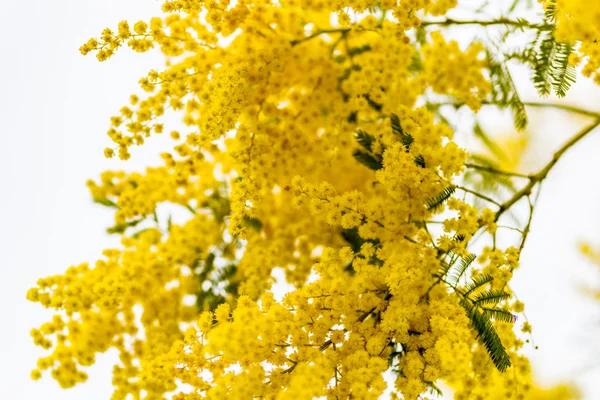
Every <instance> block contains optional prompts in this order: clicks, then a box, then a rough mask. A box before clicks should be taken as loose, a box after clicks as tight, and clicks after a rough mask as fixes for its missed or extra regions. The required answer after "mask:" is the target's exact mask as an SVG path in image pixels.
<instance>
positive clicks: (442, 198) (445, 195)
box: [417, 156, 456, 210]
mask: <svg viewBox="0 0 600 400" xmlns="http://www.w3.org/2000/svg"><path fill="white" fill-rule="evenodd" d="M420 157H421V156H420ZM417 165H418V164H417ZM455 191H456V186H454V185H449V186H446V187H445V188H444V189H443V190H442V192H441V193H440V194H438V195H437V196H435V197H432V198H430V199H429V200H427V202H426V204H425V205H426V206H427V209H428V210H436V209H438V208H439V207H441V206H442V204H444V203H445V202H446V201H447V200H448V199H449V198H450V197H451V196H452V195H453V194H454V192H455Z"/></svg>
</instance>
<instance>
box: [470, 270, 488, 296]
mask: <svg viewBox="0 0 600 400" xmlns="http://www.w3.org/2000/svg"><path fill="white" fill-rule="evenodd" d="M493 280H494V277H493V276H491V275H490V274H480V275H477V276H476V277H475V278H473V279H472V280H471V283H469V284H468V285H467V286H466V287H465V292H464V294H465V296H468V295H469V294H471V293H472V292H474V291H475V290H477V289H479V288H480V287H482V286H483V285H485V284H487V283H490V282H491V281H493Z"/></svg>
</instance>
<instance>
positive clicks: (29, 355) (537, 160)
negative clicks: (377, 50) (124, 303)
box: [0, 0, 600, 400]
mask: <svg viewBox="0 0 600 400" xmlns="http://www.w3.org/2000/svg"><path fill="white" fill-rule="evenodd" d="M159 8H160V2H158V1H156V0H120V1H119V0H102V1H100V0H95V1H92V0H70V1H67V0H50V1H48V0H44V1H43V0H29V1H20V0H12V1H9V0H0V224H1V225H2V227H1V228H2V229H0V266H1V273H2V275H1V278H0V307H1V312H0V399H11V400H12V399H15V400H30V399H39V398H44V399H47V400H52V399H108V398H109V397H110V393H111V385H110V369H111V365H112V363H111V357H112V356H111V355H110V354H109V355H104V356H100V357H98V360H99V362H98V365H96V366H95V367H94V368H92V369H91V371H90V380H89V381H88V383H87V384H85V385H82V386H79V387H77V388H75V389H71V390H67V391H64V390H61V389H60V388H59V387H58V385H57V384H56V383H55V382H54V381H53V380H52V379H50V378H46V379H44V380H42V381H38V382H32V381H30V379H29V371H30V370H31V369H32V368H34V367H35V361H36V358H37V357H38V356H40V355H41V354H42V353H41V350H39V349H38V348H35V347H34V346H33V344H32V341H31V338H30V337H29V330H30V329H31V328H32V327H37V326H38V325H40V324H41V323H42V322H44V321H45V320H46V319H47V318H49V316H50V313H48V312H46V310H43V309H42V308H41V307H40V306H39V305H37V304H30V303H28V302H27V301H26V300H25V293H26V291H27V289H28V288H30V287H31V286H34V285H35V282H36V280H37V278H38V277H41V276H46V275H50V274H57V273H61V272H62V271H64V270H65V269H66V268H67V267H68V266H69V265H72V264H77V263H80V262H82V261H93V260H95V259H96V258H97V257H98V256H99V255H100V252H101V250H102V249H103V248H105V247H107V246H110V245H113V244H115V239H114V238H111V237H108V236H106V235H105V234H104V230H103V228H104V227H107V226H109V224H110V223H111V215H110V213H108V212H107V211H105V210H103V209H102V208H101V207H100V206H97V205H94V204H93V203H92V202H91V199H90V197H89V194H88V191H87V189H86V187H85V181H86V180H87V179H88V178H96V177H98V175H99V173H100V172H101V171H102V170H104V169H109V168H126V169H140V168H142V167H143V166H145V165H147V164H150V163H152V162H154V161H156V160H157V157H156V154H157V151H156V150H157V149H158V147H159V144H160V143H158V142H157V141H156V140H155V141H153V142H152V143H150V144H149V145H148V146H144V147H143V148H140V149H134V151H133V157H132V159H131V160H130V161H128V162H127V163H121V162H119V161H116V160H106V159H105V158H104V156H103V154H102V150H103V148H104V147H106V146H107V145H109V144H110V143H109V139H108V137H106V135H105V134H104V133H105V131H106V129H107V128H108V118H109V117H110V116H111V115H113V114H116V113H117V112H118V110H119V108H120V107H121V106H122V105H124V104H125V103H126V102H127V99H128V96H129V95H130V94H131V93H134V92H138V91H139V90H138V86H137V81H138V80H139V79H140V78H141V77H142V76H143V75H144V74H145V73H146V72H147V70H149V69H150V68H152V67H156V68H160V67H161V64H162V62H161V59H160V58H159V57H157V56H156V55H152V54H145V55H140V54H133V53H131V52H130V51H128V50H124V51H122V52H120V53H119V54H118V55H117V56H116V57H114V58H113V59H111V60H109V61H108V62H105V63H98V62H97V61H96V59H95V58H94V56H93V55H90V56H87V57H83V56H81V55H80V53H79V51H78V48H79V46H80V45H81V44H83V43H84V42H86V41H87V39H88V38H89V37H91V36H95V35H98V34H99V33H100V32H101V31H102V29H103V28H104V27H107V26H110V27H116V25H117V23H118V22H119V21H120V20H122V19H128V20H130V21H136V20H138V19H144V20H147V19H149V18H150V17H152V16H154V15H157V14H158V10H159ZM521 78H523V79H521V80H523V81H524V82H526V78H527V77H526V76H525V75H524V76H523V77H521ZM525 85H526V84H525ZM524 93H525V95H529V97H528V98H529V99H533V98H534V97H533V96H534V92H533V91H532V90H530V89H527V88H526V89H525V91H524ZM526 97H527V96H526ZM598 99H599V97H598V95H597V91H596V92H595V93H591V91H590V84H589V83H585V82H583V83H581V84H580V85H579V86H578V87H576V88H575V90H574V91H573V92H572V94H571V95H570V96H569V98H568V99H567V101H571V102H579V103H581V104H585V105H586V106H587V107H588V108H590V109H596V110H598V111H600V103H599V102H598ZM531 117H532V120H533V124H532V126H535V127H536V130H535V131H534V133H535V138H536V139H535V143H534V147H535V153H532V154H529V155H528V157H527V158H528V159H529V160H530V164H531V167H532V170H535V169H536V167H537V166H539V165H542V164H543V163H545V162H546V161H547V160H548V159H549V157H550V154H551V153H552V151H553V149H555V148H557V147H558V146H560V144H561V143H562V142H564V140H566V139H567V138H568V137H569V135H572V134H573V133H574V132H575V131H576V130H577V129H578V128H579V127H580V126H581V125H582V124H583V123H584V122H585V121H584V120H576V119H572V118H571V117H570V116H568V115H567V114H565V113H562V112H558V111H556V112H548V111H546V112H543V113H542V112H538V111H532V112H531ZM491 125H497V126H498V127H499V129H500V130H501V129H510V124H509V123H507V122H506V121H503V120H497V121H493V123H492V124H491ZM599 149H600V130H598V131H597V132H595V133H593V134H592V135H590V136H589V137H588V138H586V139H585V140H584V141H582V142H581V143H580V144H578V145H577V146H576V147H575V148H573V149H572V150H571V151H570V152H569V153H568V154H567V155H566V156H565V157H564V159H563V160H561V162H560V163H559V164H558V165H557V167H556V168H555V169H554V170H553V171H552V173H551V175H550V176H549V178H548V179H547V181H546V182H545V183H544V188H543V192H542V195H541V199H540V203H539V206H538V208H537V210H536V215H535V218H534V222H533V226H532V232H531V235H530V237H529V239H528V240H529V241H528V244H527V246H526V250H525V252H524V254H523V257H522V267H521V269H520V270H519V271H518V273H517V275H516V283H515V285H514V288H515V291H516V293H517V294H518V296H519V298H520V299H521V300H523V301H524V302H525V303H526V313H527V315H528V317H529V319H530V321H531V323H532V324H533V327H534V339H535V342H536V345H538V346H539V350H537V351H533V350H532V349H531V348H529V350H528V353H530V354H531V357H532V361H533V365H534V370H535V373H536V375H537V376H538V377H539V379H540V381H542V382H544V383H548V384H550V383H552V382H556V381H559V380H573V381H575V382H576V383H577V384H579V385H580V386H581V387H582V388H583V389H584V391H585V398H586V399H598V398H600V368H599V365H598V363H600V361H597V360H600V358H599V357H598V355H600V342H599V341H598V340H595V337H596V336H598V334H599V329H598V328H599V327H600V312H599V311H600V304H594V303H593V302H590V301H589V300H588V299H586V298H585V297H584V296H583V295H582V294H581V285H583V284H590V285H591V284H594V283H597V284H600V279H599V277H598V273H597V271H596V270H595V269H594V267H592V266H591V265H589V264H588V263H586V262H585V261H584V260H583V258H582V257H581V256H580V255H579V254H578V251H577V246H576V244H577V242H578V241H579V240H580V239H584V238H587V239H590V240H592V241H596V242H597V243H600V179H599V174H598V171H600V157H599Z"/></svg>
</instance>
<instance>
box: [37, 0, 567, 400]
mask: <svg viewBox="0 0 600 400" xmlns="http://www.w3.org/2000/svg"><path fill="white" fill-rule="evenodd" d="M456 5H457V2H456V1H455V0H410V1H397V0H382V1H377V2H376V1H369V0H342V1H335V2H331V1H322V0H285V1H279V2H277V1H270V0H256V1H250V0H239V1H237V2H230V1H229V0H206V1H201V0H171V1H166V2H165V3H164V5H163V10H164V12H165V16H164V17H157V18H153V19H151V20H150V21H147V22H144V21H138V22H134V23H128V22H125V21H124V22H121V23H120V24H118V26H117V27H116V28H115V29H113V30H111V29H108V28H107V29H106V30H104V31H103V32H102V33H101V36H100V37H98V38H93V39H90V40H89V41H88V42H87V43H86V44H84V45H83V46H82V47H81V52H82V53H83V54H87V53H94V54H95V55H96V56H97V58H98V59H99V60H100V61H105V60H107V59H109V58H110V57H112V56H114V55H115V53H116V52H117V51H118V50H121V48H122V47H129V48H131V49H132V50H134V51H137V52H145V51H150V50H152V49H154V50H157V51H160V52H161V53H162V54H163V55H164V56H165V57H166V58H167V62H166V64H165V68H164V69H163V70H160V71H156V70H152V71H150V72H149V73H148V74H147V76H146V77H144V78H142V79H141V80H140V87H141V93H140V94H134V95H132V96H131V98H130V99H129V101H128V102H127V105H125V106H123V107H122V108H121V109H120V111H119V112H118V114H116V115H114V116H113V117H112V118H111V119H110V128H109V130H108V132H107V133H108V136H109V137H110V139H111V140H112V142H113V144H112V145H111V146H109V147H108V148H106V149H105V155H106V156H107V157H113V156H115V155H117V156H118V157H119V158H120V159H122V160H127V159H128V158H130V157H132V156H134V153H135V152H134V150H133V149H134V147H136V146H141V145H143V144H144V143H145V142H146V141H151V140H153V137H154V136H155V135H169V136H170V137H171V138H172V139H173V142H174V145H173V146H172V148H168V149H165V151H164V153H162V154H161V157H162V163H161V164H160V165H157V166H154V167H148V168H147V169H146V170H145V171H141V172H124V171H107V172H105V173H103V174H102V176H101V177H100V179H99V180H97V181H93V180H90V181H89V182H88V187H89V189H90V191H91V194H92V197H93V199H94V201H95V202H97V203H99V204H102V205H104V206H107V207H110V208H112V209H114V225H113V226H112V227H111V228H109V232H110V233H113V234H118V235H121V244H120V246H118V247H117V248H114V249H107V250H105V251H104V253H103V258H101V259H100V260H98V261H96V262H95V263H93V264H91V265H90V264H81V265H78V266H73V267H71V268H69V269H68V270H67V271H66V273H65V274H64V275H58V276H51V277H47V278H42V279H40V280H39V281H38V284H37V286H36V287H34V288H32V289H31V290H30V291H29V292H28V294H27V297H28V299H29V300H31V301H34V302H39V303H40V304H42V305H43V306H45V307H47V308H51V309H53V310H55V314H54V316H53V318H52V319H51V321H50V322H47V323H45V324H43V325H42V326H41V327H39V328H37V329H34V330H32V332H31V334H32V337H33V340H34V342H35V343H36V344H37V345H39V346H41V347H42V348H44V349H47V350H49V354H48V355H47V356H45V357H42V358H40V360H39V362H38V365H37V369H35V370H34V371H33V373H32V377H33V378H35V379H39V378H41V377H42V375H45V374H46V373H49V374H51V375H52V377H53V378H54V379H56V380H57V381H58V382H59V384H60V385H61V386H63V387H65V388H68V387H72V386H74V385H76V384H78V383H80V382H84V381H85V380H86V379H87V374H88V373H89V372H90V371H91V370H90V369H89V368H88V367H90V366H91V365H92V364H94V361H95V359H96V357H97V356H98V355H99V354H101V353H104V352H106V351H108V350H109V349H116V350H117V351H118V354H119V359H118V361H117V363H116V365H115V366H114V369H113V381H112V383H113V385H114V387H115V390H114V394H113V396H112V399H114V400H119V399H148V400H153V399H163V398H174V399H178V400H184V399H189V400H192V399H194V400H195V399H203V398H210V399H224V398H231V399H254V398H261V399H311V398H316V397H325V398H328V399H349V398H352V399H378V398H381V396H382V395H387V396H388V397H390V398H404V399H423V398H424V397H423V396H424V395H425V393H431V392H435V391H437V390H439V388H438V384H439V383H440V382H445V383H446V384H447V385H449V386H450V387H452V388H453V390H454V391H455V398H456V399H465V400H466V399H534V398H536V399H537V398H542V397H541V396H547V397H546V398H549V399H557V400H558V399H566V398H568V396H570V394H569V393H568V391H560V390H559V391H554V392H545V391H543V390H541V389H538V388H536V387H535V386H534V384H533V379H532V372H531V368H530V365H529V361H528V360H527V358H525V357H524V356H523V355H521V353H520V349H521V348H522V347H523V345H524V344H525V342H524V340H523V339H522V338H521V336H520V333H519V334H517V333H515V332H519V329H515V325H518V326H519V327H520V328H521V329H522V330H523V331H524V332H530V331H531V327H530V326H529V324H527V323H526V324H523V323H522V322H521V321H518V315H519V313H522V311H523V307H524V306H523V304H522V303H520V302H517V301H515V300H514V299H513V298H512V297H511V294H512V293H511V290H510V287H509V283H510V279H511V277H512V274H513V271H514V270H515V269H516V268H517V267H518V264H519V254H520V251H521V249H520V248H518V247H506V248H501V247H497V246H496V241H495V233H496V231H497V230H498V229H499V228H498V226H499V225H498V219H499V217H500V215H501V214H502V212H503V211H504V210H502V211H500V210H492V209H491V208H480V207H476V206H475V205H474V204H472V202H470V201H469V200H468V199H467V198H466V197H461V196H458V195H457V194H455V192H456V190H460V189H463V190H464V188H461V187H460V186H459V184H460V181H461V174H462V172H463V171H464V165H465V162H466V159H467V156H468V154H467V152H466V150H465V149H463V148H461V146H459V145H458V144H457V143H456V142H455V141H454V138H453V135H454V131H453V129H452V128H451V126H450V125H449V124H448V123H447V122H446V121H441V120H440V118H438V116H437V115H436V114H435V113H434V112H433V111H432V109H431V107H427V106H422V103H423V99H425V98H426V97H427V96H428V95H429V94H430V93H429V92H430V90H429V89H431V90H432V91H433V92H436V93H437V94H438V95H444V96H448V97H450V98H452V99H455V100H456V101H460V102H461V103H464V104H466V105H468V106H469V107H470V108H471V109H472V110H474V111H477V110H479V109H480V107H481V105H482V104H483V103H484V102H486V101H487V99H488V97H489V96H490V94H491V92H492V87H491V83H490V81H489V76H490V71H489V69H488V68H489V63H488V62H487V59H486V57H485V51H484V50H485V47H484V45H483V44H481V43H477V42H475V43H473V44H471V45H470V46H467V47H464V48H461V46H459V44H458V42H456V41H453V40H451V39H447V38H445V36H444V35H443V34H442V33H441V32H439V31H434V32H433V33H431V34H429V35H425V36H424V38H423V39H417V38H416V37H415V29H416V28H420V27H421V24H422V22H423V19H425V18H428V17H431V16H443V15H444V14H445V13H446V12H447V11H449V10H451V9H452V8H454V7H455V6H456ZM561 29H562V28H561ZM565 29H566V28H565ZM565 37H566V36H565ZM167 115H177V116H178V117H180V119H181V126H182V127H183V128H181V127H180V128H179V129H178V130H170V129H168V128H167V126H166V123H165V121H164V117H165V116H167ZM466 193H468V192H466ZM169 210H172V211H169ZM173 210H177V211H173ZM171 212H172V213H173V214H174V215H175V214H181V213H184V214H185V215H186V219H185V221H183V222H181V221H179V220H177V221H179V222H175V221H176V219H175V218H172V216H171V215H169V214H170V213H171ZM431 226H436V227H437V228H439V229H437V230H436V231H435V232H433V231H431V230H430V229H429V228H430V227H431ZM479 234H485V235H488V236H490V235H494V236H493V237H494V241H493V243H490V244H489V246H487V245H486V246H485V247H484V248H483V249H482V250H481V252H480V253H479V254H478V256H479V257H477V255H475V254H472V253H471V250H470V247H469V246H470V242H471V241H472V240H473V239H474V238H475V237H476V236H477V235H479ZM276 277H279V278H276ZM281 277H283V278H281ZM277 279H285V281H286V282H287V283H288V284H290V285H291V287H292V289H290V291H289V292H288V293H287V294H286V295H285V296H283V297H282V298H281V299H276V298H275V296H274V290H273V288H274V285H275V284H276V283H281V282H277ZM516 321H518V322H516ZM565 393H566V394H565Z"/></svg>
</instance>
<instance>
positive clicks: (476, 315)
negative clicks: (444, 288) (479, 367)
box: [460, 297, 511, 372]
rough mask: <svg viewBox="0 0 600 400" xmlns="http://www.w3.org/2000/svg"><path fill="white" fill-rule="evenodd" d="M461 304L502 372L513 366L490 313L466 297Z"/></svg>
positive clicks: (491, 357) (478, 336) (479, 337)
mask: <svg viewBox="0 0 600 400" xmlns="http://www.w3.org/2000/svg"><path fill="white" fill-rule="evenodd" d="M460 305H461V306H462V307H463V309H464V310H465V312H466V314H467V317H468V318H469V320H470V321H471V326H472V327H473V329H474V330H475V332H477V338H478V339H479V340H480V341H481V342H482V343H483V345H484V346H485V348H486V350H487V352H488V355H489V356H490V359H491V360H492V362H493V363H494V365H495V366H496V368H497V369H498V371H500V372H504V371H505V370H506V369H507V368H508V367H510V366H511V362H510V358H509V357H508V353H507V352H506V349H505V348H504V345H503V344H502V340H500V337H499V336H498V332H496V329H495V328H494V325H493V323H492V321H491V319H490V316H489V314H488V313H485V312H484V311H483V310H482V309H481V308H480V307H478V306H477V305H475V304H473V302H472V300H471V299H470V298H468V297H464V298H463V299H461V301H460Z"/></svg>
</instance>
